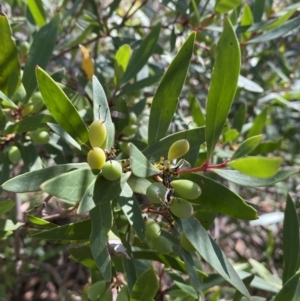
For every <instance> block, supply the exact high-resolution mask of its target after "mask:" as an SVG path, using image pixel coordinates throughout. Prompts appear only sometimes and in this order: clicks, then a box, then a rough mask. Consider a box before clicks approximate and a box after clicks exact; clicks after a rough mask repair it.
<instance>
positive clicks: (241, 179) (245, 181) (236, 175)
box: [211, 168, 299, 187]
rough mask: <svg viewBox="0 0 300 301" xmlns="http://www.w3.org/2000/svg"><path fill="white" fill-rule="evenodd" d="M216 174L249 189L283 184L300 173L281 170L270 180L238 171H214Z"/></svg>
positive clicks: (296, 170)
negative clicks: (282, 182)
mask: <svg viewBox="0 0 300 301" xmlns="http://www.w3.org/2000/svg"><path fill="white" fill-rule="evenodd" d="M211 171H213V172H214V173H216V174H218V175H219V176H220V177H222V178H224V179H226V180H228V181H230V182H233V183H236V184H239V185H242V186H249V187H264V186H271V185H274V184H275V183H278V182H281V181H283V180H285V179H287V178H289V177H290V176H292V175H294V174H296V173H298V172H299V169H295V168H294V169H288V170H279V171H278V173H277V174H276V175H275V176H273V177H270V178H267V179H263V178H256V177H250V176H247V175H245V174H242V173H240V172H238V171H236V170H227V169H212V170H211Z"/></svg>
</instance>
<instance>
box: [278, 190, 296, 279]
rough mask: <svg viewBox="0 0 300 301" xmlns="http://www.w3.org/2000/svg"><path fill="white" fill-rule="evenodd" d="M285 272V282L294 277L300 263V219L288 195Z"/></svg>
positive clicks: (285, 226)
mask: <svg viewBox="0 0 300 301" xmlns="http://www.w3.org/2000/svg"><path fill="white" fill-rule="evenodd" d="M282 249H283V274H282V283H283V284H285V283H286V282H287V281H288V280H289V279H290V278H291V277H293V276H294V275H295V273H296V271H297V270H298V268H299V263H300V260H299V259H300V257H299V254H300V241H299V219H298V215H297V211H296V208H295V204H294V202H293V200H292V198H291V197H290V195H288V196H287V200H286V207H285V211H284V222H283V247H282Z"/></svg>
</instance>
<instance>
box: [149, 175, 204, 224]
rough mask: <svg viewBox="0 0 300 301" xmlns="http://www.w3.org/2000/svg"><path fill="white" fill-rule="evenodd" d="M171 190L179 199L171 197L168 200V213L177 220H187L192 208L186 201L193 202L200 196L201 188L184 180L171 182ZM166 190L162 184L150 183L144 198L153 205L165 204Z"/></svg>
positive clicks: (192, 211) (192, 210)
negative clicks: (177, 218)
mask: <svg viewBox="0 0 300 301" xmlns="http://www.w3.org/2000/svg"><path fill="white" fill-rule="evenodd" d="M170 185H171V187H172V189H174V192H175V193H176V195H179V197H174V196H172V197H171V199H170V204H168V205H169V206H170V211H171V212H172V214H174V215H175V216H177V217H179V218H188V217H190V216H191V215H192V214H193V213H194V209H193V206H192V204H191V203H190V202H188V201H187V200H185V199H188V200H194V199H196V198H198V197H199V196H200V194H201V188H200V187H199V185H198V184H196V183H194V182H192V181H190V180H185V179H178V180H173V181H172V182H171V183H170ZM167 191H168V188H166V187H165V186H164V185H163V184H162V183H152V184H150V185H149V186H148V188H147V190H146V196H147V198H148V199H149V201H150V202H151V203H153V204H162V203H164V202H167V200H166V195H167Z"/></svg>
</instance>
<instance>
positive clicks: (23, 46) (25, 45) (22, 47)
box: [19, 41, 30, 56]
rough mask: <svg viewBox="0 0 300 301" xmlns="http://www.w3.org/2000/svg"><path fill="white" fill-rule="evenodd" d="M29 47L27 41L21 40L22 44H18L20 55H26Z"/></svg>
mask: <svg viewBox="0 0 300 301" xmlns="http://www.w3.org/2000/svg"><path fill="white" fill-rule="evenodd" d="M29 48H30V45H29V43H28V42H26V41H24V42H22V44H21V45H20V46H19V51H20V56H27V55H28V53H29Z"/></svg>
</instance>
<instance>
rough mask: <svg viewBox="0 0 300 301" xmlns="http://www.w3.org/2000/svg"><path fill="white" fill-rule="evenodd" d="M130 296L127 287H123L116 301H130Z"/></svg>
mask: <svg viewBox="0 0 300 301" xmlns="http://www.w3.org/2000/svg"><path fill="white" fill-rule="evenodd" d="M129 300H130V296H129V290H128V286H127V285H123V287H122V288H121V290H120V291H119V292H118V296H117V299H116V301H129Z"/></svg>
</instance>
